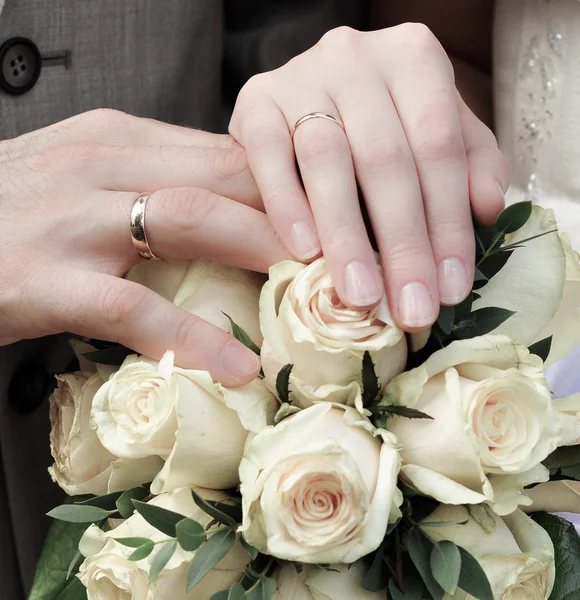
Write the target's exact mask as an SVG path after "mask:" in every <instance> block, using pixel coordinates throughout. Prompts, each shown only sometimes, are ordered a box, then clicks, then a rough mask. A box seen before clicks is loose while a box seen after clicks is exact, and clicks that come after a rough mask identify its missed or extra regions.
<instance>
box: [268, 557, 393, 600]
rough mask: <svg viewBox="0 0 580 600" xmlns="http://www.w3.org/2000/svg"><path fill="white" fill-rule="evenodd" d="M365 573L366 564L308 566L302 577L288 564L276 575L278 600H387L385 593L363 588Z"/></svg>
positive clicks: (276, 595)
mask: <svg viewBox="0 0 580 600" xmlns="http://www.w3.org/2000/svg"><path fill="white" fill-rule="evenodd" d="M365 573H366V568H365V566H364V565H363V563H362V562H356V563H354V564H352V565H343V564H334V565H330V568H329V569H324V568H321V567H317V566H314V565H312V566H310V565H306V566H305V567H304V568H303V569H302V572H301V573H297V572H296V569H295V568H294V566H293V565H290V564H285V565H283V566H282V567H280V568H279V569H278V570H277V571H276V572H275V573H274V574H273V575H272V577H273V578H274V579H275V580H276V583H277V590H276V593H275V594H274V600H354V599H355V598H356V600H385V598H386V594H385V592H368V591H367V590H365V589H363V588H362V582H363V579H364V576H365Z"/></svg>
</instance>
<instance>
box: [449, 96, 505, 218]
mask: <svg viewBox="0 0 580 600" xmlns="http://www.w3.org/2000/svg"><path fill="white" fill-rule="evenodd" d="M458 104H459V115H460V118H461V128H462V130H463V140H464V142H465V150H466V152H467V168H468V171H469V196H470V200H471V210H472V211H473V215H474V217H475V219H476V221H477V222H478V223H480V224H481V225H493V224H494V223H495V220H496V218H497V216H498V214H499V213H500V212H501V211H502V210H503V208H504V206H505V200H504V195H505V192H506V191H507V189H508V187H509V184H510V168H509V165H508V163H507V160H506V159H505V157H504V156H503V154H502V153H501V152H500V150H499V148H498V147H497V141H496V139H495V136H494V135H493V133H492V132H491V131H490V129H488V127H486V126H485V124H484V123H482V122H481V121H480V120H479V119H478V118H477V117H476V116H475V115H474V114H473V112H471V110H470V108H469V107H468V106H467V105H466V104H465V102H464V101H463V100H462V99H461V97H459V96H458Z"/></svg>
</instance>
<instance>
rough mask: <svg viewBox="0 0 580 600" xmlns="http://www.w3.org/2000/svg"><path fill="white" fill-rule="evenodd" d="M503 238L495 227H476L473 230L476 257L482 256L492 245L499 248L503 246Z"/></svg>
mask: <svg viewBox="0 0 580 600" xmlns="http://www.w3.org/2000/svg"><path fill="white" fill-rule="evenodd" d="M504 238H505V236H504V235H503V234H500V233H499V232H498V230H497V227H496V226H495V225H491V226H490V227H476V228H475V241H476V242H477V251H476V255H477V256H478V257H481V256H483V255H484V254H486V252H487V251H488V250H489V249H490V248H491V246H492V244H493V245H494V247H499V246H501V245H502V244H503V242H504Z"/></svg>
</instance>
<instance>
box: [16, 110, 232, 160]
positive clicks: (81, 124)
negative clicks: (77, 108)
mask: <svg viewBox="0 0 580 600" xmlns="http://www.w3.org/2000/svg"><path fill="white" fill-rule="evenodd" d="M14 142H19V145H18V147H19V148H20V149H21V150H22V151H25V152H27V153H28V154H30V152H31V151H32V150H33V151H36V152H42V151H44V150H47V149H48V148H51V147H54V146H56V145H58V144H71V143H81V142H92V143H95V144H106V145H131V146H150V145H153V146H205V147H210V148H211V147H213V148H232V147H235V146H236V145H237V144H236V142H235V140H234V139H233V138H232V137H231V136H230V135H220V134H214V133H210V132H207V131H201V130H199V129H191V128H189V127H180V126H178V125H171V124H169V123H163V122H161V121H156V120H154V119H147V118H140V117H135V116H133V115H129V114H126V113H123V112H121V111H118V110H112V109H96V110H91V111H88V112H85V113H82V114H80V115H75V116H73V117H70V118H69V119H66V120H64V121H60V122H59V123H55V124H53V125H50V126H48V127H44V128H42V129H38V130H36V131H33V132H30V133H27V134H24V135H22V136H20V137H18V138H16V140H14ZM16 147H17V146H16V144H14V148H16Z"/></svg>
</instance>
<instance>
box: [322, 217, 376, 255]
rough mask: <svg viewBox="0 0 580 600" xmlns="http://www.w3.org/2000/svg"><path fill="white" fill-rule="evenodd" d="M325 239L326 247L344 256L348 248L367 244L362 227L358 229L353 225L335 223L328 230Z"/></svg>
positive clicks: (365, 234)
mask: <svg viewBox="0 0 580 600" xmlns="http://www.w3.org/2000/svg"><path fill="white" fill-rule="evenodd" d="M325 237H326V242H327V244H326V245H327V247H328V248H331V249H333V250H334V251H335V252H336V253H341V254H345V253H346V252H345V251H346V249H348V248H353V247H361V246H362V245H364V244H365V243H367V244H368V241H367V240H368V237H367V233H366V231H365V229H364V227H363V226H360V227H359V226H357V225H355V224H353V223H335V224H334V225H332V226H330V227H329V228H328V230H327V232H326V236H325Z"/></svg>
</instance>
